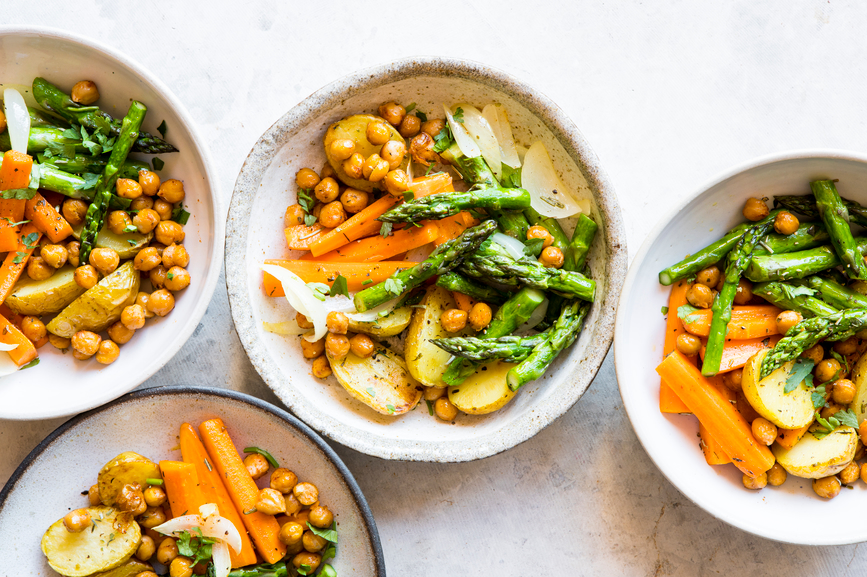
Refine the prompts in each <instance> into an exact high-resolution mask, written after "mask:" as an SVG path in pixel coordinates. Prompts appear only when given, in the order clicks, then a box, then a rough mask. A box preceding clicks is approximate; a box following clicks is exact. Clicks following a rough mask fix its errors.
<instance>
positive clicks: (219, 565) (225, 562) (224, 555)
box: [211, 541, 232, 577]
mask: <svg viewBox="0 0 867 577" xmlns="http://www.w3.org/2000/svg"><path fill="white" fill-rule="evenodd" d="M211 560H212V561H213V563H214V575H215V576H216V577H228V575H229V572H231V571H232V558H231V557H230V556H229V547H228V546H227V545H226V544H225V543H223V542H222V541H217V542H216V543H214V545H213V546H212V547H211Z"/></svg>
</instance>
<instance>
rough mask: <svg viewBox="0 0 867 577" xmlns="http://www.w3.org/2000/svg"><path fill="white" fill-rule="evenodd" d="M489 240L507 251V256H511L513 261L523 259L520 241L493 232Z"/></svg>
mask: <svg viewBox="0 0 867 577" xmlns="http://www.w3.org/2000/svg"><path fill="white" fill-rule="evenodd" d="M491 240H492V241H494V242H495V243H497V244H498V245H500V246H502V247H503V248H504V249H506V250H507V251H509V254H510V255H512V258H513V259H515V260H521V259H522V258H524V256H525V255H524V243H523V242H521V241H520V240H518V239H516V238H512V237H511V236H509V235H507V234H503V233H502V232H495V233H494V234H492V235H491Z"/></svg>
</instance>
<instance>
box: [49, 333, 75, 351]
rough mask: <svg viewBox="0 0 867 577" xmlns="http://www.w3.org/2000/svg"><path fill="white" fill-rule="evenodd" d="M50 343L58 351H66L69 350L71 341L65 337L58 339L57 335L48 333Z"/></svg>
mask: <svg viewBox="0 0 867 577" xmlns="http://www.w3.org/2000/svg"><path fill="white" fill-rule="evenodd" d="M48 342H49V343H51V345H52V346H53V347H54V348H55V349H58V350H61V351H65V350H66V349H68V348H69V345H70V344H71V341H70V340H69V339H67V338H64V337H58V336H57V335H55V334H51V333H48Z"/></svg>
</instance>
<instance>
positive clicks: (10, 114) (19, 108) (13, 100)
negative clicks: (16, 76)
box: [3, 88, 30, 154]
mask: <svg viewBox="0 0 867 577" xmlns="http://www.w3.org/2000/svg"><path fill="white" fill-rule="evenodd" d="M3 109H4V111H5V112H6V129H7V130H8V131H9V143H10V144H11V145H12V150H17V151H18V152H23V153H24V154H27V141H28V140H29V139H30V114H29V113H28V112H27V105H26V104H25V103H24V97H23V96H21V93H20V92H18V91H17V90H15V89H14V88H6V89H5V90H3Z"/></svg>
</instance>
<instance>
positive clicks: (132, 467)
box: [97, 451, 162, 505]
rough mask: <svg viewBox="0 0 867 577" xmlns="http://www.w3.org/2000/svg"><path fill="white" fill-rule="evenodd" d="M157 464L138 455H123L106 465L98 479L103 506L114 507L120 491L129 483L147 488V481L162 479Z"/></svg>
mask: <svg viewBox="0 0 867 577" xmlns="http://www.w3.org/2000/svg"><path fill="white" fill-rule="evenodd" d="M161 478H162V476H161V474H160V468H159V467H158V466H157V464H156V463H154V462H153V461H151V460H150V459H148V458H147V457H142V456H141V455H139V454H138V453H134V452H132V451H127V452H125V453H121V454H120V455H118V456H117V457H115V458H114V459H112V460H111V461H109V462H108V463H106V464H105V466H104V467H103V468H102V470H101V471H100V472H99V476H98V477H97V485H98V486H99V498H100V499H101V500H102V503H103V505H114V504H115V501H116V499H117V496H118V494H120V490H121V489H123V486H124V485H126V484H128V483H138V484H139V485H141V486H142V487H146V486H147V481H146V479H161Z"/></svg>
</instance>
